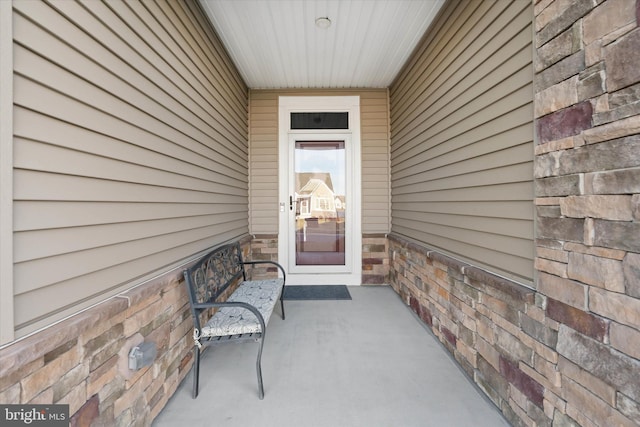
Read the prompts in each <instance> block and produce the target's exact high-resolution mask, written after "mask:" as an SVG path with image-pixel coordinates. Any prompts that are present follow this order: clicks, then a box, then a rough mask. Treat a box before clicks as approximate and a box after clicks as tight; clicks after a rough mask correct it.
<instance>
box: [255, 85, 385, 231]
mask: <svg viewBox="0 0 640 427" xmlns="http://www.w3.org/2000/svg"><path fill="white" fill-rule="evenodd" d="M331 95H335V96H354V95H357V96H360V127H361V139H362V141H361V156H362V159H361V160H362V163H361V164H362V171H361V173H362V232H363V234H369V233H388V232H389V227H390V189H389V104H388V93H387V90H386V89H370V90H365V89H363V90H346V89H345V90H339V89H334V90H251V92H250V101H249V111H250V114H249V134H250V156H249V162H250V166H249V171H250V178H249V181H250V202H249V210H250V224H251V225H250V227H251V233H253V234H277V233H278V203H279V200H278V97H279V96H331Z"/></svg>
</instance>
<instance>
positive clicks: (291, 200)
mask: <svg viewBox="0 0 640 427" xmlns="http://www.w3.org/2000/svg"><path fill="white" fill-rule="evenodd" d="M289 210H290V211H292V210H293V196H289Z"/></svg>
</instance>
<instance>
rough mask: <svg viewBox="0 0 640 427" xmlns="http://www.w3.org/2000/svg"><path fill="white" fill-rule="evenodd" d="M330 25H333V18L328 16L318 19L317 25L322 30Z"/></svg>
mask: <svg viewBox="0 0 640 427" xmlns="http://www.w3.org/2000/svg"><path fill="white" fill-rule="evenodd" d="M330 26H331V19H329V18H327V17H326V16H324V17H320V18H317V19H316V27H318V28H320V29H322V30H326V29H327V28H329V27H330Z"/></svg>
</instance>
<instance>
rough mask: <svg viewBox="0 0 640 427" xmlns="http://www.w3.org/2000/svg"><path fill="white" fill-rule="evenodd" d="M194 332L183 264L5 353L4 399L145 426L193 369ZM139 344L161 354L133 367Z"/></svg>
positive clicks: (0, 397)
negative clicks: (136, 368) (130, 355)
mask: <svg viewBox="0 0 640 427" xmlns="http://www.w3.org/2000/svg"><path fill="white" fill-rule="evenodd" d="M242 242H243V250H244V253H245V254H246V255H249V245H248V243H249V241H248V239H243V241H242ZM192 330H193V321H192V319H191V311H190V308H189V299H188V296H187V292H186V288H185V285H184V279H183V277H182V269H181V268H180V269H176V270H174V271H172V272H170V273H167V274H166V275H164V276H162V277H160V278H158V279H156V280H153V281H151V282H149V283H146V284H144V285H141V286H138V287H136V288H133V289H131V290H130V291H128V292H125V293H123V294H121V295H120V296H118V297H115V298H111V299H109V300H107V301H106V302H104V303H102V304H99V305H97V306H95V307H93V308H90V309H88V310H86V311H84V312H82V313H80V314H77V315H75V316H73V317H71V318H69V319H67V320H65V321H63V322H61V323H58V324H56V325H54V326H51V327H48V328H46V329H44V330H43V331H41V332H38V333H36V334H34V335H31V336H29V337H27V338H25V339H23V340H20V341H17V342H15V343H13V344H11V345H9V346H7V347H5V348H3V349H2V350H0V367H1V369H2V373H1V375H0V402H2V403H3V404H25V403H30V404H52V403H53V404H69V413H70V415H71V426H88V425H104V426H123V427H125V426H126V427H129V426H148V425H150V424H151V421H152V420H153V419H154V418H155V417H156V416H157V415H158V413H159V412H160V411H161V410H162V408H163V407H164V406H165V404H166V402H167V400H168V399H169V398H170V397H171V396H172V395H173V393H174V392H175V390H176V388H177V387H178V385H179V384H180V382H181V381H182V380H183V379H184V377H185V376H186V375H187V374H188V373H189V370H190V368H191V364H192V359H193V353H192V352H191V349H192V348H193V341H192V338H191V336H192ZM142 341H147V342H149V341H151V342H154V343H156V345H157V357H156V359H155V362H154V363H153V365H151V366H150V367H146V368H143V369H141V370H139V371H135V372H134V371H131V370H129V369H128V353H129V350H130V349H131V348H132V347H133V346H135V345H137V344H139V343H141V342H142Z"/></svg>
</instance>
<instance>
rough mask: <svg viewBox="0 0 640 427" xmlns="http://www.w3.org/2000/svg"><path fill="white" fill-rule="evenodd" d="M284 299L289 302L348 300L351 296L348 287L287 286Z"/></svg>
mask: <svg viewBox="0 0 640 427" xmlns="http://www.w3.org/2000/svg"><path fill="white" fill-rule="evenodd" d="M284 299H288V300H299V301H302V300H348V299H351V294H350V293H349V289H347V286H346V285H303V286H297V285H294V286H285V287H284Z"/></svg>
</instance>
